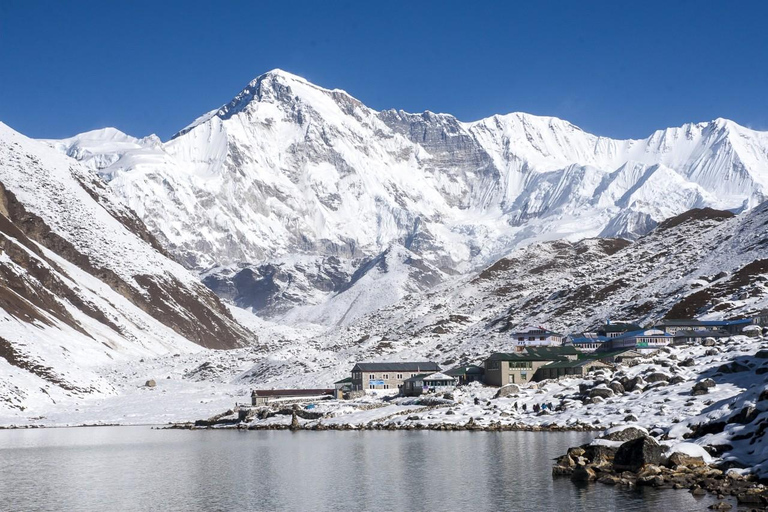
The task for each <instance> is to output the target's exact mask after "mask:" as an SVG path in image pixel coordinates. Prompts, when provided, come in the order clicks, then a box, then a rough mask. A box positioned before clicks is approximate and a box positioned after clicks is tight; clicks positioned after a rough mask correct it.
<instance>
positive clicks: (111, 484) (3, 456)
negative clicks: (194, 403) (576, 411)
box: [0, 427, 714, 511]
mask: <svg viewBox="0 0 768 512" xmlns="http://www.w3.org/2000/svg"><path fill="white" fill-rule="evenodd" d="M588 438H590V434H583V433H527V432H502V433H490V432H298V433H290V432H237V431H178V430H151V429H150V428H148V427H110V428H71V429H46V430H5V431H0V509H2V510H3V511H5V510H24V511H30V510H67V511H70V510H72V511H75V510H94V511H103V510H351V509H355V510H375V511H387V510H435V511H436V510H447V511H452V510H462V511H485V510H525V511H564V510H567V511H577V510H621V511H644V510H647V511H656V510H667V511H673V510H675V511H677V510H705V509H706V507H707V506H708V505H709V504H711V503H713V502H714V501H713V500H712V499H711V498H708V497H707V498H703V499H698V500H697V499H696V498H694V497H692V496H691V495H690V494H688V493H687V492H685V491H661V492H660V491H652V490H646V491H645V492H643V491H627V490H621V489H618V488H611V487H608V486H605V485H589V486H584V487H577V486H575V485H574V484H572V483H571V482H570V481H569V480H567V479H557V480H553V479H552V478H551V476H550V470H551V464H552V461H551V459H552V458H554V457H556V456H558V455H560V454H562V453H563V452H565V450H566V449H567V448H568V447H569V446H573V445H577V444H580V443H582V442H585V441H586V440H587V439H588Z"/></svg>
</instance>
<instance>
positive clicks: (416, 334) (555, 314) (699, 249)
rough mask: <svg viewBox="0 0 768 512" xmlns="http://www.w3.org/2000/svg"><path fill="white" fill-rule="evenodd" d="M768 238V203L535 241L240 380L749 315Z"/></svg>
mask: <svg viewBox="0 0 768 512" xmlns="http://www.w3.org/2000/svg"><path fill="white" fill-rule="evenodd" d="M767 230H768V204H764V205H761V206H759V207H757V208H755V209H753V210H751V211H749V212H747V213H744V214H742V215H739V216H734V215H733V214H731V213H729V212H723V211H717V210H692V211H690V212H686V213H685V214H682V215H680V216H678V217H674V218H672V219H669V220H668V221H666V222H664V223H662V224H661V225H660V226H658V227H657V228H656V229H655V230H654V231H652V232H651V233H649V234H648V235H645V236H643V237H640V238H638V239H637V240H635V241H634V242H630V241H627V240H620V239H587V240H583V241H579V242H568V241H554V242H542V243H538V244H534V245H531V246H528V247H526V248H524V249H518V250H516V251H514V252H512V253H511V254H510V255H508V256H507V257H505V258H502V259H500V260H499V261H497V262H496V263H494V264H493V265H490V266H489V267H487V268H485V269H484V270H482V271H480V272H478V273H474V274H472V275H470V276H460V277H453V278H449V279H446V280H445V281H444V282H443V283H442V284H440V285H437V286H435V287H433V288H430V289H429V291H427V292H421V293H412V294H409V295H407V296H405V297H403V298H402V299H400V300H399V301H397V302H395V303H393V304H392V305H391V306H386V307H382V308H379V309H378V310H377V311H376V312H375V313H373V314H369V315H366V316H363V317H360V318H359V319H357V320H355V321H352V322H349V323H348V324H346V325H344V326H343V327H340V328H333V329H330V330H328V331H326V332H325V333H324V334H321V335H315V336H312V337H310V338H309V339H307V340H304V341H303V342H302V343H301V346H285V347H282V348H279V349H278V350H277V351H276V352H274V353H273V354H272V355H271V356H270V358H269V359H265V360H262V361H259V362H258V363H257V364H256V365H255V366H254V367H253V368H252V369H251V370H250V371H248V372H246V373H245V374H244V375H243V377H242V378H244V379H246V380H247V381H249V382H251V383H253V384H257V385H263V386H268V387H269V386H273V385H276V384H283V383H284V384H288V385H293V384H299V383H303V384H310V383H312V382H314V383H320V382H331V381H333V380H336V379H338V378H341V377H343V376H345V375H346V373H347V372H348V370H349V368H351V367H352V365H353V364H354V362H355V361H360V360H378V359H391V360H409V359H410V360H413V359H431V360H435V361H437V362H439V363H441V364H443V365H445V366H448V365H452V364H458V363H459V362H462V363H474V362H479V361H481V360H482V359H483V358H484V357H486V356H487V355H488V354H489V353H490V352H492V351H506V350H509V346H510V339H509V338H510V334H509V333H510V331H511V330H514V329H515V328H518V327H521V328H522V327H526V326H530V325H543V326H546V327H548V328H551V329H554V330H559V331H563V332H578V331H581V330H585V329H588V328H593V327H596V326H598V325H600V324H602V323H603V322H605V320H606V319H614V320H618V319H626V320H632V321H637V322H640V323H641V324H650V323H653V322H654V321H657V320H659V319H661V318H664V317H686V316H696V317H701V318H723V317H739V316H745V315H750V314H753V313H755V312H757V311H760V310H762V309H764V308H766V307H768V287H766V283H768V269H767V268H765V265H764V260H765V259H766V258H767V257H768V246H766V242H765V240H768V231H767ZM372 288H373V290H377V289H378V288H376V286H375V285H372ZM297 364H298V365H300V366H301V368H302V372H301V374H300V375H296V374H295V373H293V374H292V373H291V371H290V369H291V368H295V366H296V365H297Z"/></svg>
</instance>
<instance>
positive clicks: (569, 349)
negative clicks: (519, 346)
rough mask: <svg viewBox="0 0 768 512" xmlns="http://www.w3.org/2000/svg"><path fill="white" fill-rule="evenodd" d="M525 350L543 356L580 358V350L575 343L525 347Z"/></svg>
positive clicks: (573, 359)
mask: <svg viewBox="0 0 768 512" xmlns="http://www.w3.org/2000/svg"><path fill="white" fill-rule="evenodd" d="M523 352H524V353H527V354H533V355H537V356H542V357H564V358H566V359H570V360H572V361H575V360H576V359H578V358H579V351H578V350H577V349H576V347H574V346H573V345H563V346H560V347H525V349H524V350H523Z"/></svg>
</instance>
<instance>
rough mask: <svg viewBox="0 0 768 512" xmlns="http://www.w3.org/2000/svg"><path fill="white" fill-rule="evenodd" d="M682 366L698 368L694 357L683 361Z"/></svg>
mask: <svg viewBox="0 0 768 512" xmlns="http://www.w3.org/2000/svg"><path fill="white" fill-rule="evenodd" d="M679 364H680V366H686V367H687V366H696V360H695V359H694V358H692V357H689V358H687V359H685V360H683V361H680V363H679Z"/></svg>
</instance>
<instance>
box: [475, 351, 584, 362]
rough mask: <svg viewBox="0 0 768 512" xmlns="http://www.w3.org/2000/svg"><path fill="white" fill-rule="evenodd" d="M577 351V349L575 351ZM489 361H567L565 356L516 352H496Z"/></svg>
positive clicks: (489, 357)
mask: <svg viewBox="0 0 768 512" xmlns="http://www.w3.org/2000/svg"><path fill="white" fill-rule="evenodd" d="M574 350H575V349H574ZM488 359H490V360H492V361H560V360H561V359H565V355H555V354H546V355H545V354H540V353H523V352H516V353H514V354H510V353H509V352H494V353H493V354H491V355H490V356H488Z"/></svg>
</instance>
